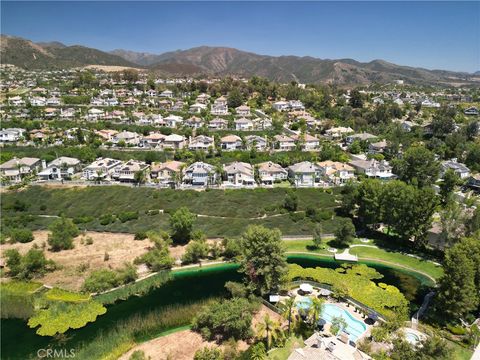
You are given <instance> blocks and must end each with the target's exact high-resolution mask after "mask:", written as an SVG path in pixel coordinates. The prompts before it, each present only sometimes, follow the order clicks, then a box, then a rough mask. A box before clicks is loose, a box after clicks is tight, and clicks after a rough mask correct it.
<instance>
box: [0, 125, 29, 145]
mask: <svg viewBox="0 0 480 360" xmlns="http://www.w3.org/2000/svg"><path fill="white" fill-rule="evenodd" d="M24 133H25V129H19V128H9V129H2V130H1V131H0V143H11V142H17V141H18V140H20V139H21V138H22V137H23V134H24Z"/></svg>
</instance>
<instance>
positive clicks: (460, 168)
mask: <svg viewBox="0 0 480 360" xmlns="http://www.w3.org/2000/svg"><path fill="white" fill-rule="evenodd" d="M442 166H443V168H448V169H452V170H454V171H457V172H470V169H469V168H468V167H467V166H466V165H465V164H462V163H459V162H456V161H455V160H447V161H443V162H442Z"/></svg>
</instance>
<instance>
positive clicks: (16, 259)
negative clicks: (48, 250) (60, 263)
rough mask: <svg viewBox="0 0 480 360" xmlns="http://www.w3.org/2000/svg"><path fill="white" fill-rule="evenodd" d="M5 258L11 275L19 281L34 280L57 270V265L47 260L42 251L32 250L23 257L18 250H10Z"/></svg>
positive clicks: (6, 252)
mask: <svg viewBox="0 0 480 360" xmlns="http://www.w3.org/2000/svg"><path fill="white" fill-rule="evenodd" d="M5 257H6V264H7V266H8V268H9V270H10V272H9V274H10V275H11V276H15V277H17V278H19V279H23V280H25V279H32V278H34V277H37V276H41V275H43V274H45V273H46V272H48V271H53V270H55V263H54V262H53V261H51V260H47V259H46V258H45V254H44V253H43V251H42V250H38V249H34V248H32V249H30V250H28V252H27V253H26V254H25V255H23V256H22V255H21V254H20V253H19V252H18V250H16V249H8V250H6V251H5Z"/></svg>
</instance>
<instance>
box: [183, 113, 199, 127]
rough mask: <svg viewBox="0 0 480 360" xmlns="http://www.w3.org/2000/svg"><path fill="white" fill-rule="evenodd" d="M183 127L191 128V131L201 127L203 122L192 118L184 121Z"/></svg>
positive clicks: (197, 118)
mask: <svg viewBox="0 0 480 360" xmlns="http://www.w3.org/2000/svg"><path fill="white" fill-rule="evenodd" d="M185 126H188V127H191V128H192V129H199V128H201V127H202V126H203V120H202V119H201V118H199V117H197V116H192V117H191V118H189V119H187V120H185Z"/></svg>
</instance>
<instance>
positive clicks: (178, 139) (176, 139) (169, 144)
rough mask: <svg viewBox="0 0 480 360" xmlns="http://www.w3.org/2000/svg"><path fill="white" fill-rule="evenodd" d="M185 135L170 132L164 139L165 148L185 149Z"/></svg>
mask: <svg viewBox="0 0 480 360" xmlns="http://www.w3.org/2000/svg"><path fill="white" fill-rule="evenodd" d="M185 143H186V141H185V137H184V136H183V135H178V134H170V135H168V136H166V137H165V139H164V140H163V148H164V149H173V150H177V149H183V148H184V147H185Z"/></svg>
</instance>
